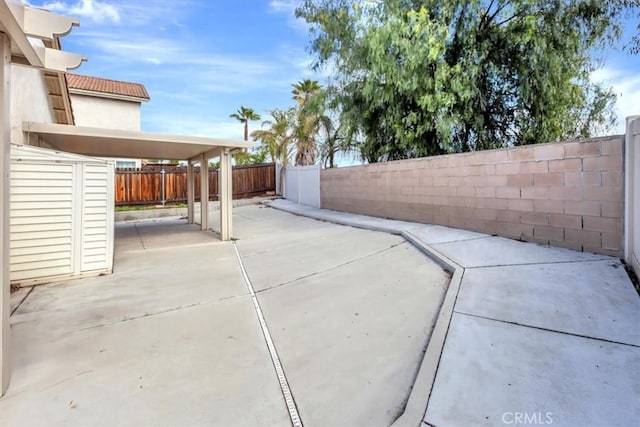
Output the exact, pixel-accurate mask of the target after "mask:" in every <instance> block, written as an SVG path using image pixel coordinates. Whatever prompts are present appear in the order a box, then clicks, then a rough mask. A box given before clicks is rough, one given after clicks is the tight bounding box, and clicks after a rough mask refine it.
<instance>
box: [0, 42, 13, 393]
mask: <svg viewBox="0 0 640 427" xmlns="http://www.w3.org/2000/svg"><path fill="white" fill-rule="evenodd" d="M0 61H2V63H1V64H0V80H1V81H2V83H1V84H2V88H1V90H0V132H1V133H0V146H1V147H0V179H1V180H2V183H0V224H2V225H1V228H0V240H2V242H1V247H0V249H1V250H0V253H1V255H0V286H2V289H0V329H1V330H0V365H1V366H0V396H2V395H4V393H5V391H7V388H8V387H9V377H10V374H11V345H10V344H11V328H10V324H9V312H10V306H9V296H10V289H11V285H10V283H9V262H10V258H9V192H10V188H11V182H10V180H9V178H10V177H9V169H10V167H11V162H10V160H9V157H10V154H11V152H10V151H11V150H10V147H11V146H10V145H9V143H10V142H11V141H10V139H11V131H10V129H11V122H10V116H11V114H10V112H9V108H10V105H11V103H10V99H9V90H10V87H11V40H10V39H9V37H7V35H6V34H4V33H0Z"/></svg>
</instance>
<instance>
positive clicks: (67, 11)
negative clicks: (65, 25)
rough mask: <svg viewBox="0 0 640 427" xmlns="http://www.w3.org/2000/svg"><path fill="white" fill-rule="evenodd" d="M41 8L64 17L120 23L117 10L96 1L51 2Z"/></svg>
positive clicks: (110, 5) (114, 7) (112, 6)
mask: <svg viewBox="0 0 640 427" xmlns="http://www.w3.org/2000/svg"><path fill="white" fill-rule="evenodd" d="M42 7H43V8H44V9H48V10H50V11H52V12H59V13H61V14H64V15H71V16H79V17H83V18H89V19H90V20H92V21H94V22H97V23H103V22H107V21H111V22H113V23H116V24H117V23H119V22H120V12H119V10H118V8H117V7H116V6H114V5H112V4H109V3H106V2H100V1H98V0H78V1H76V2H75V3H67V2H64V1H53V2H47V3H44V4H43V5H42Z"/></svg>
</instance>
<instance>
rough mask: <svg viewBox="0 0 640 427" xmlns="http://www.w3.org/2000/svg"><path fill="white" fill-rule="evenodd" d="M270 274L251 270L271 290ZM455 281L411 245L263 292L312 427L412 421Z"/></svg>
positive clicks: (282, 356)
mask: <svg viewBox="0 0 640 427" xmlns="http://www.w3.org/2000/svg"><path fill="white" fill-rule="evenodd" d="M281 215H285V216H286V214H281ZM307 221H309V220H307ZM332 227H337V228H339V229H342V228H344V227H339V226H335V225H332ZM358 231H360V230H358ZM365 233H367V232H365ZM368 234H374V233H373V232H368ZM361 240H363V239H361ZM277 245H278V242H274V246H277ZM338 247H339V248H340V249H339V251H340V252H342V250H343V246H342V245H340V246H338ZM307 256H310V257H315V255H314V254H313V252H312V250H310V251H309V252H307ZM390 266H393V267H392V268H389V267H390ZM260 268H261V266H260V265H258V264H254V265H253V266H252V267H249V268H247V269H248V273H249V274H250V275H251V276H252V277H260V279H256V280H254V286H256V285H258V286H260V287H262V288H263V289H264V287H265V286H264V284H261V282H260V281H261V280H265V281H269V280H268V276H262V275H258V274H256V271H257V270H258V269H260ZM447 283H448V275H447V274H446V273H445V272H444V271H442V269H441V268H440V267H438V266H437V265H436V264H435V263H433V262H431V261H430V260H428V259H427V258H426V257H425V256H424V255H423V254H422V253H420V252H419V251H418V250H417V249H415V248H414V247H412V246H411V245H409V244H407V243H403V244H401V245H399V246H395V247H392V248H389V249H386V250H384V251H382V252H378V253H373V254H371V255H369V256H367V257H365V258H362V259H359V260H356V261H353V262H351V263H347V264H342V265H340V266H337V267H335V268H333V269H330V270H326V271H322V272H319V273H317V274H314V275H312V276H307V277H303V278H300V279H298V280H296V281H294V282H291V283H289V284H287V285H286V286H280V287H276V288H272V289H268V290H265V291H263V292H260V293H259V294H258V299H259V300H260V303H261V305H262V308H263V311H264V313H265V317H266V318H267V322H268V324H269V327H270V329H271V331H272V335H273V337H274V339H275V342H276V345H277V348H278V352H279V354H280V359H281V360H282V362H283V364H284V367H285V371H286V373H287V378H288V380H289V384H290V386H291V389H292V392H293V394H294V396H295V399H296V403H297V405H298V409H299V411H300V415H301V418H302V420H303V422H304V424H305V426H339V425H345V426H346V425H350V426H361V425H362V426H364V425H381V426H382V425H390V424H391V423H392V422H393V421H394V420H395V419H396V418H397V417H398V416H400V415H401V414H402V411H403V408H404V404H405V402H406V399H407V398H408V395H409V391H410V389H411V385H412V384H413V381H414V379H415V376H416V374H417V369H418V367H419V365H420V362H421V360H422V356H423V352H424V350H425V347H426V344H427V340H428V339H429V336H430V335H431V331H432V328H433V324H434V321H435V317H436V316H437V313H438V310H439V307H440V304H441V300H442V298H443V296H444V292H445V290H446V287H447Z"/></svg>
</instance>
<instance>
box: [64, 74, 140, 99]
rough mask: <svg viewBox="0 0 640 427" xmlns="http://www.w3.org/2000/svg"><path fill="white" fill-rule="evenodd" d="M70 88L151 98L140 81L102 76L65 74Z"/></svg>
mask: <svg viewBox="0 0 640 427" xmlns="http://www.w3.org/2000/svg"><path fill="white" fill-rule="evenodd" d="M65 76H66V78H67V85H68V87H69V89H71V90H73V89H78V90H86V91H90V92H101V93H105V94H114V95H121V96H130V97H133V98H140V99H141V100H147V101H148V100H149V99H150V98H149V93H147V89H146V88H145V87H144V85H142V84H140V83H131V82H121V81H118V80H110V79H103V78H101V77H90V76H81V75H79V74H70V73H67V74H65Z"/></svg>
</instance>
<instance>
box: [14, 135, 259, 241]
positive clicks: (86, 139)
mask: <svg viewBox="0 0 640 427" xmlns="http://www.w3.org/2000/svg"><path fill="white" fill-rule="evenodd" d="M22 130H23V131H24V132H26V134H27V141H28V143H29V144H31V145H39V146H44V147H47V148H52V149H56V150H60V151H65V152H69V153H76V154H83V155H85V156H92V157H123V158H136V159H158V160H161V159H167V160H186V161H187V162H188V163H187V206H188V220H189V223H190V224H193V223H194V200H195V193H194V188H195V185H194V173H193V165H194V163H200V170H201V174H200V191H201V194H200V197H201V199H200V200H208V196H209V179H208V175H209V174H208V170H209V169H208V167H209V159H210V158H212V157H220V182H219V188H220V237H221V239H222V240H229V239H231V232H232V224H231V219H232V218H231V204H232V188H233V186H232V181H231V179H232V178H231V177H232V170H231V154H232V153H233V152H234V151H238V150H242V149H246V148H249V147H251V146H252V145H253V144H252V143H251V142H248V141H234V140H228V139H218V138H205V137H199V136H185V135H164V134H156V133H146V132H138V131H129V130H121V129H104V128H94V127H86V126H72V125H64V124H55V123H37V122H23V123H22ZM43 142H44V143H43ZM208 223H209V210H208V203H201V204H200V226H201V228H202V229H203V230H207V229H208V228H209V224H208Z"/></svg>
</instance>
